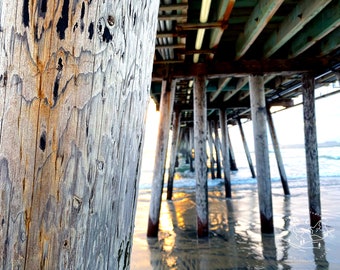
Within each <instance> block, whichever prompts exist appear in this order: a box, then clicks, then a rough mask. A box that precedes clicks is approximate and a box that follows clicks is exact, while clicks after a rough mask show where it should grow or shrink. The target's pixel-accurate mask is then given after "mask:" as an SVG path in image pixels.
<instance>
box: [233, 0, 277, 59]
mask: <svg viewBox="0 0 340 270" xmlns="http://www.w3.org/2000/svg"><path fill="white" fill-rule="evenodd" d="M282 3H283V0H270V1H269V0H261V1H259V2H258V4H257V5H256V7H255V8H254V10H253V12H252V14H251V15H250V17H249V19H248V21H247V23H246V25H245V27H244V31H243V33H242V34H241V35H240V36H239V37H238V39H237V42H236V57H235V58H236V60H237V59H240V58H241V57H242V56H243V55H244V54H245V53H246V51H247V50H248V49H249V47H250V46H251V45H252V44H253V42H254V41H255V39H256V38H257V37H258V36H259V35H260V33H261V32H262V30H263V28H264V27H265V26H266V25H267V23H268V22H269V21H270V19H271V18H272V17H273V15H274V14H275V12H276V11H277V10H278V8H279V7H280V6H281V4H282Z"/></svg>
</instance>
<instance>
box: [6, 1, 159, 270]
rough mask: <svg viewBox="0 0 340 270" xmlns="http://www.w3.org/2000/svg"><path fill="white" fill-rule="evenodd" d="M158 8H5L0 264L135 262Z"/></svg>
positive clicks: (126, 4) (59, 4) (22, 4)
mask: <svg viewBox="0 0 340 270" xmlns="http://www.w3.org/2000/svg"><path fill="white" fill-rule="evenodd" d="M158 6H159V3H158V1H151V0H147V1H143V3H141V2H140V1H137V0H127V1H115V2H107V1H104V2H103V1H76V0H60V1H57V0H56V1H46V0H40V1H32V0H17V1H10V0H4V1H2V3H1V4H0V10H1V17H0V19H1V21H0V24H1V32H0V42H1V46H0V78H1V80H0V177H1V179H0V206H1V213H0V254H1V255H0V256H1V262H0V268H1V269H126V268H128V267H129V254H130V249H131V236H132V232H133V222H134V209H135V204H136V192H137V185H138V178H139V173H140V162H141V161H140V158H141V155H140V153H141V147H142V145H143V136H144V122H145V113H146V107H147V100H148V94H149V92H148V91H149V88H150V82H151V69H152V61H153V53H154V49H153V48H154V40H155V35H156V23H157V15H158ZM17 7H18V8H17ZM109 15H110V16H113V17H114V24H113V25H112V22H113V21H112V18H111V19H109V20H108V18H109ZM102 19H103V20H102ZM99 22H101V23H102V26H103V31H104V32H100V33H99V32H98V31H96V29H95V28H96V27H97V25H98V23H99ZM75 26H76V27H75ZM105 29H106V30H105ZM105 31H106V32H107V31H108V32H109V33H105Z"/></svg>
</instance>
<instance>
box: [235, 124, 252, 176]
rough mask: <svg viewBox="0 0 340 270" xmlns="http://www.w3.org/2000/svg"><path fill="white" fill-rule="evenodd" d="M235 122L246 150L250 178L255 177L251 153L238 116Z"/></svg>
mask: <svg viewBox="0 0 340 270" xmlns="http://www.w3.org/2000/svg"><path fill="white" fill-rule="evenodd" d="M237 124H238V127H239V129H240V134H241V137H242V142H243V147H244V151H245V152H246V157H247V161H248V165H249V169H250V172H251V177H252V178H255V177H256V175H255V170H254V165H253V161H252V160H251V155H250V152H249V148H248V144H247V140H246V137H245V135H244V131H243V127H242V123H241V119H240V118H239V117H238V118H237Z"/></svg>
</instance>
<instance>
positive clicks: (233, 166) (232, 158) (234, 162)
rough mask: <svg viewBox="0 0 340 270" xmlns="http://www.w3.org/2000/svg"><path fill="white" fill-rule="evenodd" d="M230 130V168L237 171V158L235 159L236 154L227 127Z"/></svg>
mask: <svg viewBox="0 0 340 270" xmlns="http://www.w3.org/2000/svg"><path fill="white" fill-rule="evenodd" d="M227 132H228V143H229V159H230V170H232V171H237V170H238V169H237V166H236V160H235V154H234V149H233V146H232V144H231V139H230V134H229V129H228V128H227Z"/></svg>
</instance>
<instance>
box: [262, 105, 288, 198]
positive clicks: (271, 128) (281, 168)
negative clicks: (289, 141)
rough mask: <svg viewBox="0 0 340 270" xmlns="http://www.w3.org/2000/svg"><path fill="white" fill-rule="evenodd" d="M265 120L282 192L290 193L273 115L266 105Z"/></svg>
mask: <svg viewBox="0 0 340 270" xmlns="http://www.w3.org/2000/svg"><path fill="white" fill-rule="evenodd" d="M267 121H268V126H269V131H270V136H271V138H272V143H273V147H274V152H275V157H276V162H277V167H278V169H279V173H280V178H281V183H282V188H283V192H284V194H285V195H290V192H289V187H288V181H287V175H286V170H285V167H284V165H283V161H282V156H281V151H280V146H279V141H278V139H277V136H276V131H275V127H274V121H273V117H272V114H271V112H270V108H269V107H268V106H267Z"/></svg>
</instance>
